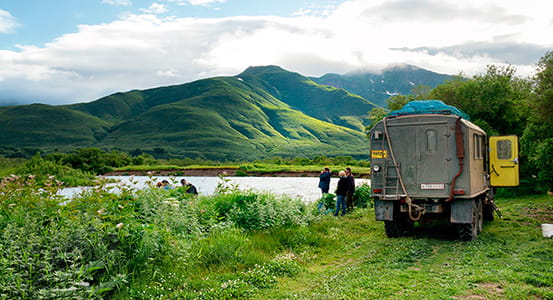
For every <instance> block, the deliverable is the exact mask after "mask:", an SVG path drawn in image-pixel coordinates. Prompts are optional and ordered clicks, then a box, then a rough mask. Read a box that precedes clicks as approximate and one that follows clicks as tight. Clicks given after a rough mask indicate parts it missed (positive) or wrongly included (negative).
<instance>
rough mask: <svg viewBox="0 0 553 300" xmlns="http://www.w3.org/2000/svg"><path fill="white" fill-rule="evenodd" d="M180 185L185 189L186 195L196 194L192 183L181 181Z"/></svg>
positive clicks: (196, 190) (196, 191)
mask: <svg viewBox="0 0 553 300" xmlns="http://www.w3.org/2000/svg"><path fill="white" fill-rule="evenodd" d="M180 183H181V184H182V187H183V188H185V189H186V192H187V193H188V194H194V195H197V194H198V189H196V187H195V186H194V185H193V184H192V183H190V182H188V181H186V179H184V178H183V179H181V181H180Z"/></svg>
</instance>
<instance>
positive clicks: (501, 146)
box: [496, 140, 512, 159]
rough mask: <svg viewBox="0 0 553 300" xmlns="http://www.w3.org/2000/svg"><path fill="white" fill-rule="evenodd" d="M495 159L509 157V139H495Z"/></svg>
mask: <svg viewBox="0 0 553 300" xmlns="http://www.w3.org/2000/svg"><path fill="white" fill-rule="evenodd" d="M496 146H497V159H511V156H512V155H511V141H509V140H499V141H497V145H496Z"/></svg>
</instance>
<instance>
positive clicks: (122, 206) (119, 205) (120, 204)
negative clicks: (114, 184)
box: [117, 204, 125, 209]
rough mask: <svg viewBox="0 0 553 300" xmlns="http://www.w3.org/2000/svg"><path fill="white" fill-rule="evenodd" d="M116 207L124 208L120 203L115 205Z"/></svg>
mask: <svg viewBox="0 0 553 300" xmlns="http://www.w3.org/2000/svg"><path fill="white" fill-rule="evenodd" d="M117 207H119V209H123V208H125V207H123V205H121V204H119V205H117Z"/></svg>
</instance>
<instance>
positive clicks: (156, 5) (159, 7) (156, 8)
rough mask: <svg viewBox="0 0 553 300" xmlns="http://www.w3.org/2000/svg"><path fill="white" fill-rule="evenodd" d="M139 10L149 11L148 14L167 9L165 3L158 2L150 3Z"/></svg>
mask: <svg viewBox="0 0 553 300" xmlns="http://www.w3.org/2000/svg"><path fill="white" fill-rule="evenodd" d="M140 10H141V11H143V12H145V13H149V14H164V13H166V12H168V11H169V10H168V9H167V7H165V5H163V4H160V3H152V5H150V7H148V8H142V9H140Z"/></svg>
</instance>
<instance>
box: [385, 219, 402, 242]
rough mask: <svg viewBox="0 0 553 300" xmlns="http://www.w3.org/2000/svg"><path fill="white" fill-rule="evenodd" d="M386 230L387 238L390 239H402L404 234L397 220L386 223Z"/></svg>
mask: <svg viewBox="0 0 553 300" xmlns="http://www.w3.org/2000/svg"><path fill="white" fill-rule="evenodd" d="M384 230H385V231H386V236H388V237H389V238H397V237H400V236H401V233H402V230H401V229H400V228H399V222H398V221H397V219H396V220H393V221H384Z"/></svg>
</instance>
